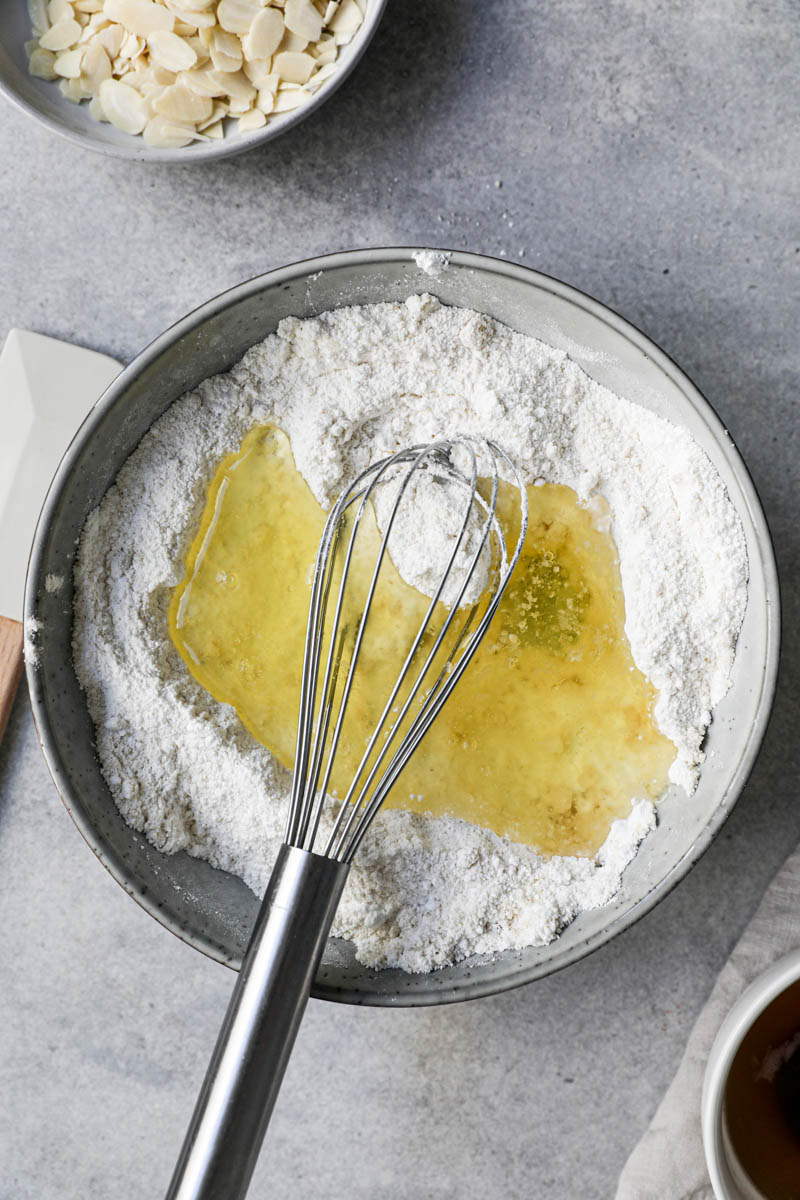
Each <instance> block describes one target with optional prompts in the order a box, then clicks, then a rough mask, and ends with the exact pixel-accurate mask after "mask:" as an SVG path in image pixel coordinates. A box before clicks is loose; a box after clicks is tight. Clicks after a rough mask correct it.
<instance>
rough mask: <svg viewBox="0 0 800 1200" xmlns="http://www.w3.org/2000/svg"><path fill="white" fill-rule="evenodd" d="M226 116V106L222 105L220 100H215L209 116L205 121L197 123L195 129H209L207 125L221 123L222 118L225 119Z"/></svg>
mask: <svg viewBox="0 0 800 1200" xmlns="http://www.w3.org/2000/svg"><path fill="white" fill-rule="evenodd" d="M227 115H228V106H227V104H223V103H222V101H221V100H215V101H214V108H213V110H212V112H211V116H210V117H206V119H205V121H198V122H197V128H198V129H199V130H201V131H202V130H204V129H207V128H208V127H209V125H214V124H216V122H217V121H221V120H222V118H223V117H226V116H227Z"/></svg>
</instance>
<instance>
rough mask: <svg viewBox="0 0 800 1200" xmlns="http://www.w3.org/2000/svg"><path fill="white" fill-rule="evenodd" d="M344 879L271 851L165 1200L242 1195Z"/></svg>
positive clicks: (301, 853)
mask: <svg viewBox="0 0 800 1200" xmlns="http://www.w3.org/2000/svg"><path fill="white" fill-rule="evenodd" d="M348 871H349V865H348V864H347V863H340V862H337V861H336V860H334V859H331V858H325V857H323V856H322V855H320V854H313V853H310V852H309V851H307V850H299V849H297V848H295V847H293V846H287V845H283V846H282V847H281V849H280V851H279V853H278V858H277V861H276V863H275V869H274V870H273V872H272V878H271V879H270V882H269V886H268V887H267V891H266V895H265V896H264V900H263V902H262V904H261V908H260V910H259V914H258V917H257V919H256V924H255V928H254V930H253V935H252V938H251V939H250V945H249V947H248V950H247V954H246V955H245V958H244V962H243V963H242V969H241V971H240V973H239V978H238V980H237V982H236V986H235V987H234V989H233V995H232V996H231V999H230V1003H229V1004H228V1009H227V1012H226V1013H225V1019H224V1021H223V1023H222V1028H221V1029H220V1032H219V1037H218V1038H217V1044H216V1046H215V1047H214V1053H213V1054H212V1056H211V1062H210V1063H209V1067H208V1071H207V1072H206V1077H205V1080H204V1081H203V1086H202V1088H201V1091H200V1095H199V1097H198V1100H197V1104H196V1106H195V1110H194V1113H193V1114H192V1119H191V1122H190V1124H189V1129H188V1131H187V1133H186V1137H185V1139H184V1143H183V1148H182V1150H181V1154H180V1157H179V1159H178V1163H177V1166H176V1167H175V1173H174V1175H173V1177H172V1182H171V1183H170V1186H169V1191H168V1192H167V1200H239V1198H240V1197H242V1196H244V1195H245V1192H246V1191H247V1187H248V1185H249V1183H250V1178H251V1176H252V1174H253V1170H254V1168H255V1165H256V1160H257V1158H258V1153H259V1150H260V1149H261V1143H262V1141H263V1139H264V1134H265V1133H266V1129H267V1125H268V1123H269V1118H270V1115H271V1113H272V1109H273V1107H274V1105H275V1101H276V1099H277V1097H278V1091H279V1089H280V1086H281V1081H282V1079H283V1074H284V1071H285V1070H286V1064H287V1063H288V1061H289V1055H290V1054H291V1051H292V1046H293V1044H294V1040H295V1037H296V1035H297V1030H298V1028H299V1026H300V1021H301V1020H302V1017H303V1013H304V1011H305V1008H306V1004H307V1002H308V997H309V995H310V992H311V985H312V983H313V980H314V976H315V975H316V972H317V968H318V966H319V963H320V960H321V958H322V952H323V950H324V948H325V943H326V941H327V937H328V932H329V930H330V927H331V924H332V923H333V918H334V915H335V913H336V908H337V905H338V903H339V899H340V897H341V894H342V891H343V889H344V885H345V881H346V879H347V874H348Z"/></svg>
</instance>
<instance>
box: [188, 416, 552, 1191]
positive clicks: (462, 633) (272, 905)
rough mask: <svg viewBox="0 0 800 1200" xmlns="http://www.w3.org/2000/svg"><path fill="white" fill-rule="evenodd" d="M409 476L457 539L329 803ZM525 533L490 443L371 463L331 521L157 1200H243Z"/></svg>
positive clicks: (450, 445)
mask: <svg viewBox="0 0 800 1200" xmlns="http://www.w3.org/2000/svg"><path fill="white" fill-rule="evenodd" d="M501 465H503V466H504V467H505V470H504V474H505V475H507V476H511V478H512V479H513V481H514V484H515V487H516V490H517V492H518V495H519V523H520V528H519V535H518V537H517V540H516V543H515V545H514V548H513V550H511V551H509V545H508V541H507V535H506V533H505V532H504V530H503V528H502V526H501V524H500V522H499V520H498V518H497V501H498V493H499V484H500V469H499V468H500V466H501ZM422 472H427V473H429V477H433V479H434V480H435V481H436V482H446V483H448V484H449V485H452V486H454V487H456V488H458V489H460V490H461V492H462V493H463V498H464V510H463V521H462V523H461V527H460V532H459V534H458V537H457V539H456V541H455V544H454V547H453V550H452V553H451V554H450V556H449V560H448V562H447V565H446V567H445V568H444V570H443V572H442V575H441V577H440V580H439V584H438V587H437V588H436V590H435V592H434V595H433V596H432V597H431V599H430V603H429V605H428V607H427V611H426V613H425V616H424V617H423V619H422V621H421V622H420V625H419V628H418V630H417V632H416V635H415V636H413V637H412V639H411V642H410V645H409V647H408V650H407V653H406V655H405V659H404V661H403V663H402V665H401V666H400V668H399V671H398V675H397V679H396V681H395V683H394V684H393V686H392V687H391V689H390V691H389V694H388V695H387V696H386V698H385V700H384V699H383V697H379V698H378V704H379V705H380V715H379V717H378V718H377V719H376V723H375V728H374V731H373V733H372V735H371V737H370V738H369V740H368V743H367V746H366V748H365V750H364V752H363V756H362V758H361V761H360V763H359V765H358V767H357V769H356V771H355V772H354V774H353V778H352V781H351V782H350V784H349V787H348V790H347V792H346V794H345V796H344V797H343V798H341V799H332V798H331V797H330V796H329V794H328V788H329V785H330V781H331V774H332V771H333V766H334V760H335V757H336V753H337V749H338V748H339V746H340V743H341V738H342V731H343V728H344V724H345V718H346V712H347V706H348V702H349V701H350V700H351V697H352V694H353V685H354V681H355V680H356V678H357V677H358V669H359V663H360V662H362V656H363V651H364V645H365V640H366V639H367V638H368V636H369V629H370V625H369V617H370V613H371V610H372V605H373V601H374V598H375V594H376V591H377V589H378V587H379V585H380V581H381V574H382V571H384V570H385V562H386V557H387V553H390V551H391V534H392V528H393V526H394V525H395V521H396V519H397V516H398V512H399V511H400V508H401V506H402V505H403V503H404V501H407V500H408V496H409V487H410V485H411V483H412V482H414V481H418V480H419V478H420V473H422ZM479 480H480V488H479ZM385 487H394V498H393V502H392V504H391V507H390V508H389V509H388V514H387V515H386V518H385V520H384V522H383V528H382V531H381V533H380V534H379V535H378V536H379V538H380V546H379V548H378V550H377V553H376V554H375V562H374V567H373V568H372V570H371V571H368V572H367V583H366V584H365V585H364V586H365V591H364V594H363V596H362V595H361V593H360V585H359V584H357V582H356V580H357V578H360V577H361V575H362V574H363V573H361V572H359V571H357V570H355V568H354V563H355V562H356V561H357V560H358V557H359V554H362V555H363V548H364V545H365V544H367V545H368V546H373V545H374V541H375V536H376V535H375V524H374V519H372V515H371V514H372V511H373V510H372V508H371V506H370V501H371V500H372V499H373V497H375V495H376V492H377V490H378V489H379V488H385ZM368 514H369V515H368ZM476 521H477V525H476ZM527 524H528V504H527V494H526V491H525V487H524V485H523V482H522V480H521V478H520V476H519V473H518V471H517V469H516V467H515V466H514V464H513V462H512V461H511V459H510V458H509V457H508V456H507V455H506V454H505V453H504V451H503V450H501V449H500V447H499V446H497V445H496V444H495V443H493V442H489V441H483V440H481V439H474V438H466V437H462V438H457V439H454V440H452V441H451V440H447V441H438V442H433V443H430V444H428V445H423V446H412V447H410V448H409V449H406V450H401V451H399V452H398V453H397V454H394V455H392V456H391V457H389V458H385V459H383V460H382V461H381V462H378V463H375V464H374V465H373V466H371V467H369V468H368V469H367V470H366V471H364V472H363V473H362V474H361V475H360V476H359V477H358V479H356V480H355V481H354V483H352V484H351V485H350V487H348V488H347V489H346V490H345V491H344V492H343V493H342V495H341V496H340V498H339V500H338V501H337V503H336V504H335V505H334V507H333V508H332V510H331V512H330V515H329V517H328V520H327V522H326V524H325V529H324V531H323V534H322V539H321V541H320V545H319V550H318V552H317V558H316V564H315V569H314V577H313V583H312V590H311V604H310V608H309V616H308V628H307V633H306V643H305V654H304V661H303V674H302V683H301V693H300V714H299V720H298V726H297V749H296V754H295V769H294V777H293V784H292V797H291V804H290V808H289V818H288V822H287V827H286V835H285V840H284V844H283V845H282V846H281V848H280V850H279V852H278V857H277V861H276V863H275V868H274V870H273V872H272V877H271V879H270V882H269V884H268V887H267V891H266V894H265V896H264V900H263V902H262V904H261V908H260V910H259V914H258V917H257V919H256V923H255V927H254V929H253V934H252V937H251V939H250V944H249V946H248V949H247V953H246V955H245V958H244V961H243V963H242V969H241V971H240V973H239V978H238V980H237V983H236V986H235V987H234V990H233V995H232V997H231V1000H230V1003H229V1005H228V1010H227V1012H226V1014H225V1019H224V1021H223V1024H222V1028H221V1030H220V1033H219V1037H218V1039H217V1044H216V1047H215V1049H214V1053H213V1055H212V1058H211V1062H210V1064H209V1068H208V1071H207V1074H206V1078H205V1080H204V1082H203V1086H202V1089H201V1091H200V1096H199V1098H198V1101H197V1105H196V1107H195V1111H194V1114H193V1116H192V1120H191V1123H190V1125H189V1130H188V1132H187V1134H186V1138H185V1140H184V1144H183V1149H182V1151H181V1155H180V1158H179V1160H178V1164H177V1166H176V1168H175V1173H174V1175H173V1178H172V1182H171V1184H170V1188H169V1192H168V1194H167V1200H190V1198H191V1200H212V1198H213V1200H223V1198H224V1200H237V1198H239V1197H242V1196H244V1194H245V1192H246V1190H247V1187H248V1184H249V1182H250V1178H251V1175H252V1173H253V1169H254V1167H255V1164H256V1160H257V1158H258V1153H259V1149H260V1147H261V1142H262V1140H263V1137H264V1134H265V1132H266V1128H267V1124H268V1122H269V1118H270V1115H271V1113H272V1109H273V1106H274V1104H275V1100H276V1098H277V1094H278V1090H279V1088H280V1084H281V1081H282V1079H283V1074H284V1071H285V1069H286V1064H287V1062H288V1059H289V1055H290V1053H291V1049H292V1046H293V1044H294V1040H295V1036H296V1034H297V1030H298V1028H299V1025H300V1021H301V1019H302V1016H303V1013H304V1011H305V1007H306V1003H307V1001H308V997H309V994H310V991H311V985H312V983H313V980H314V976H315V975H316V972H317V968H318V967H319V963H320V960H321V958H322V953H323V950H324V947H325V943H326V941H327V938H328V933H329V931H330V927H331V925H332V923H333V918H334V916H335V913H336V908H337V906H338V903H339V899H340V897H341V894H342V891H343V889H344V885H345V881H346V879H347V875H348V872H349V869H350V863H351V862H352V860H353V856H354V855H355V853H356V851H357V850H358V848H359V846H360V845H361V842H362V841H363V839H364V837H365V835H366V833H367V831H368V829H369V827H370V824H371V823H372V821H373V819H374V817H375V815H376V814H377V812H378V810H379V808H380V806H381V804H382V803H383V801H384V799H385V798H386V796H387V794H388V792H389V790H390V789H391V787H392V786H393V784H394V783H395V781H396V780H397V777H398V776H399V774H400V772H401V771H402V770H403V768H404V767H405V765H406V764H407V762H408V760H409V758H410V757H411V755H412V754H413V753H414V751H415V750H416V748H417V746H418V745H419V743H420V741H421V740H422V738H423V737H424V736H425V734H426V732H427V731H428V729H429V728H430V726H431V724H432V723H433V721H434V720H435V719H436V716H437V714H438V713H439V711H440V709H441V708H442V705H443V704H444V703H445V701H446V700H447V697H448V696H449V695H450V693H451V692H452V690H453V688H454V687H455V685H456V683H457V682H458V680H459V679H460V678H461V675H462V674H463V672H464V670H465V669H466V667H467V666H468V664H469V662H470V659H471V658H472V657H473V655H474V654H475V651H476V650H477V648H478V645H479V644H480V641H481V639H482V637H483V635H484V634H485V633H486V630H487V628H488V626H489V623H490V621H491V620H492V618H493V616H494V614H495V612H496V610H497V606H498V604H499V603H500V598H501V596H502V594H503V590H504V588H505V586H506V584H507V583H508V580H509V578H510V576H511V573H512V571H513V569H514V566H515V565H516V562H517V559H518V558H519V554H520V551H521V549H522V544H523V542H524V539H525V533H526V530H527ZM470 538H471V540H470V541H469V545H470V548H472V546H474V550H473V552H472V555H471V558H470V559H469V562H468V565H467V566H466V567H465V568H464V569H463V570H460V569H459V568H457V566H456V562H457V558H458V555H459V552H460V551H462V549H463V547H464V546H466V545H467V541H468V539H470ZM370 539H371V540H370ZM373 553H374V551H373ZM487 558H488V560H489V564H490V569H489V572H488V575H489V578H488V584H487V586H486V587H485V588H484V590H483V592H482V593H481V595H480V597H479V598H477V599H473V598H471V593H470V585H471V584H472V581H473V578H474V577H475V573H476V571H478V570H479V568H480V569H481V570H482V569H483V568H484V567H485V566H486V564H487ZM354 592H355V593H356V594H355V595H354V594H353V593H354ZM465 599H466V600H467V601H468V602H466V603H465ZM318 842H319V845H318V844H317V843H318Z"/></svg>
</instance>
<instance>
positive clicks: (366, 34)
mask: <svg viewBox="0 0 800 1200" xmlns="http://www.w3.org/2000/svg"><path fill="white" fill-rule="evenodd" d="M11 2H13V3H15V4H17V3H23V2H24V0H11ZM387 3H388V0H370V4H369V7H368V9H367V12H366V14H365V16H364V21H363V23H362V25H361V27H360V28H359V30H358V31H357V32H356V34H355V35H354V37H353V41H352V42H351V43H350V45H351V46H352V47H353V49H352V51H350V53H349V54H348V56H347V58H346V60H345V61H344V62H342V65H341V69H340V70H338V71H337V72H336V73H335V74H334V75H331V76H330V78H329V79H327V80H326V81H325V83H324V84H323V85H322V87H320V88H319V89H318V91H317V92H316V93H315V94H314V95H313V96H312V98H311V99H310V100H309V101H307V102H306V103H305V104H302V105H301V106H300V107H299V108H296V109H294V110H293V111H291V112H288V113H286V114H282V115H280V116H278V118H277V119H275V118H273V119H272V120H268V121H267V124H266V125H265V126H264V127H263V128H262V129H254V130H252V131H251V132H250V133H244V134H240V133H237V132H235V131H234V130H233V129H231V130H226V132H225V136H224V137H223V138H221V139H220V140H219V141H209V142H193V143H191V144H190V145H189V146H181V147H180V148H177V149H166V148H164V147H158V146H148V145H147V144H146V143H145V142H144V141H143V140H142V138H141V136H135V137H129V139H128V140H129V141H130V143H131V144H130V146H129V145H127V144H125V143H122V142H120V143H116V142H105V141H102V140H100V139H99V138H94V137H92V136H91V135H90V134H86V133H79V132H77V131H76V130H74V129H70V128H69V127H68V126H67V125H64V124H63V123H62V122H61V121H59V120H57V119H56V118H55V117H51V116H50V115H48V114H47V113H44V112H39V111H38V110H37V109H36V108H34V107H33V105H31V104H29V103H28V101H27V100H26V99H25V98H24V96H21V95H20V94H19V92H18V91H17V90H16V89H15V88H14V87H13V86H12V85H11V84H10V83H9V82H8V80H7V79H5V78H4V77H3V75H2V74H0V95H3V96H5V97H6V99H7V100H8V101H9V103H11V104H13V106H14V107H15V108H16V109H17V110H18V111H19V112H21V113H24V114H25V115H26V116H27V117H30V118H31V119H32V120H34V121H37V122H38V123H39V124H40V125H43V126H44V127H45V128H46V129H49V130H50V131H51V132H53V133H56V134H58V136H59V137H61V138H64V139H65V140H66V141H68V142H71V143H72V144H73V145H75V146H80V147H81V149H83V150H92V151H93V152H94V153H95V154H104V155H108V156H109V157H111V158H124V159H127V160H128V161H134V162H145V163H181V164H183V166H191V165H192V164H194V163H208V162H213V161H218V160H219V159H222V158H232V157H233V156H234V155H237V154H244V153H245V152H246V151H248V150H254V149H255V148H256V146H263V145H264V143H265V142H270V141H272V140H273V138H276V137H280V136H281V134H284V133H288V132H289V130H290V129H294V128H295V126H296V125H299V124H300V122H301V121H305V120H306V118H307V117H310V116H311V114H312V113H314V112H316V111H317V110H318V109H319V108H320V107H321V106H322V105H323V104H324V103H325V102H326V100H329V99H330V98H331V96H332V95H333V93H334V92H336V91H337V90H338V89H339V88H340V87H341V86H342V84H343V83H344V81H345V80H346V79H347V78H348V76H349V75H350V74H351V72H352V71H353V70H354V69H355V67H356V66H357V64H358V63H359V62H360V61H361V58H362V56H363V55H364V53H365V51H366V49H367V47H368V46H369V44H370V42H371V41H372V39H373V37H374V36H375V32H376V30H377V28H378V25H379V24H380V22H381V19H382V18H383V15H384V12H385V10H386V5H387ZM345 49H348V47H345ZM52 86H53V87H56V86H57V84H56V81H52ZM71 103H72V102H71V101H70V100H67V99H64V104H70V105H71Z"/></svg>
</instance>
